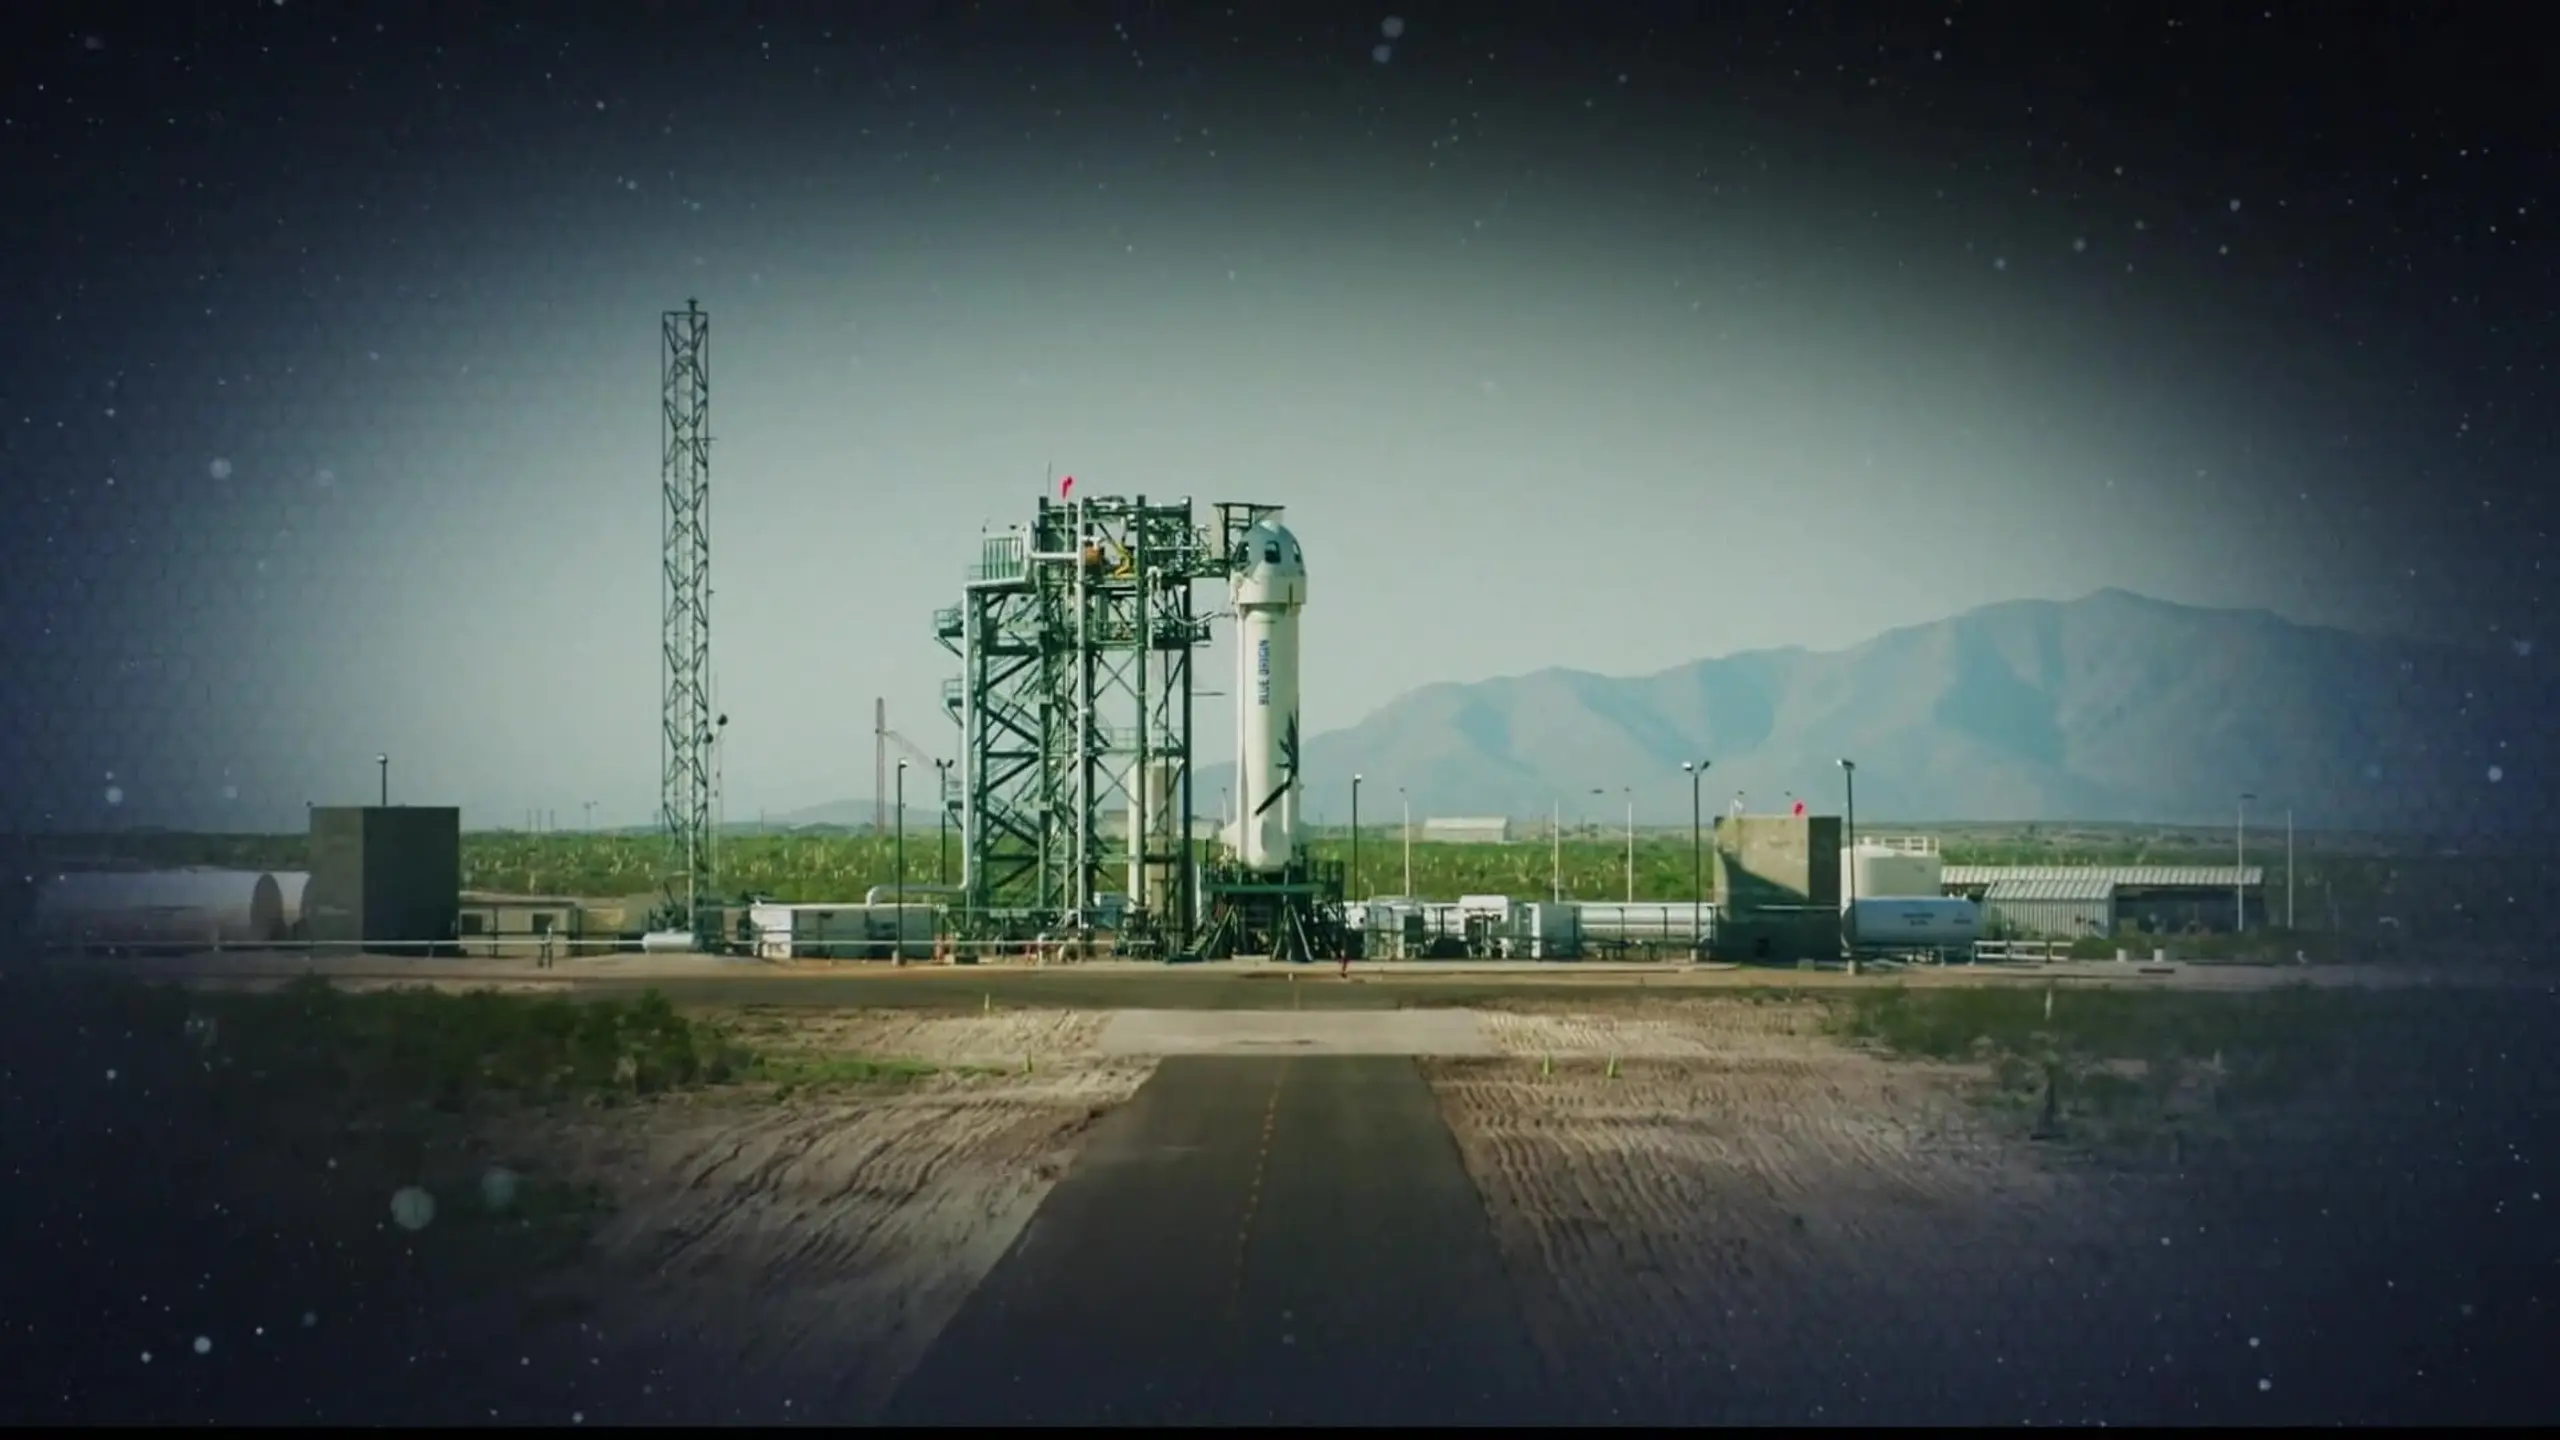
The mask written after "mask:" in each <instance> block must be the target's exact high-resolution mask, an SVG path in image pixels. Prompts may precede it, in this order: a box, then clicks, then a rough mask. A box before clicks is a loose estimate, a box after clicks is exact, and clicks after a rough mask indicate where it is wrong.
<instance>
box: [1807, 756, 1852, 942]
mask: <svg viewBox="0 0 2560 1440" xmlns="http://www.w3.org/2000/svg"><path fill="white" fill-rule="evenodd" d="M1840 784H1841V786H1842V788H1843V791H1844V800H1845V803H1844V805H1843V809H1844V810H1845V811H1846V812H1847V813H1846V816H1845V826H1846V828H1847V830H1848V832H1849V833H1848V835H1847V837H1846V838H1847V840H1848V842H1849V844H1848V850H1849V875H1848V880H1849V885H1848V891H1847V894H1848V900H1849V903H1848V904H1846V905H1844V906H1842V907H1841V909H1840V933H1841V943H1842V945H1843V946H1845V947H1846V948H1847V950H1848V952H1849V973H1850V974H1852V975H1855V974H1857V973H1858V763H1857V762H1856V761H1854V760H1851V759H1849V758H1848V757H1847V756H1845V755H1844V756H1842V757H1841V759H1840ZM1808 858H1810V857H1808Z"/></svg>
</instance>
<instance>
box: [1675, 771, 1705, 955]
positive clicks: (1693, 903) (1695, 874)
mask: <svg viewBox="0 0 2560 1440" xmlns="http://www.w3.org/2000/svg"><path fill="white" fill-rule="evenodd" d="M1707 763H1708V762H1706V761H1704V760H1683V761H1681V762H1680V768H1681V769H1683V770H1685V771H1687V772H1689V955H1690V958H1691V959H1693V960H1694V959H1698V958H1701V952H1702V951H1703V950H1704V949H1705V948H1706V943H1707V847H1706V801H1705V798H1704V792H1705V786H1706V780H1707Z"/></svg>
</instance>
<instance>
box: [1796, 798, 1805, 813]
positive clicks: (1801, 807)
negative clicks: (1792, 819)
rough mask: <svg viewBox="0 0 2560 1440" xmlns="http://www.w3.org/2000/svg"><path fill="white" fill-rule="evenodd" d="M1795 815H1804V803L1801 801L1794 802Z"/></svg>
mask: <svg viewBox="0 0 2560 1440" xmlns="http://www.w3.org/2000/svg"><path fill="white" fill-rule="evenodd" d="M1796 813H1797V814H1798V815H1802V814H1803V813H1804V802H1803V801H1801V800H1799V801H1797V802H1796Z"/></svg>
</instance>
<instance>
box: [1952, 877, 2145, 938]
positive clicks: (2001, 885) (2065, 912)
mask: <svg viewBox="0 0 2560 1440" xmlns="http://www.w3.org/2000/svg"><path fill="white" fill-rule="evenodd" d="M1982 928H1983V930H1984V932H1985V933H1986V934H1990V935H1993V936H1997V937H2000V938H2003V939H2006V938H2011V937H2016V938H2020V939H2051V940H2077V939H2084V938H2086V937H2088V936H2092V935H2099V936H2105V935H2113V934H2114V933H2116V882H2115V881H2114V880H2112V879H2108V878H2104V877H2101V876H2096V875H2085V876H2073V877H2055V878H2051V879H2037V880H1994V881H1993V882H1991V883H1990V884H1989V885H1988V886H1985V887H1984V888H1983V891H1982Z"/></svg>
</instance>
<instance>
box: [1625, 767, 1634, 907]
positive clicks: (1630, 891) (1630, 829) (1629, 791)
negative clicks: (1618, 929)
mask: <svg viewBox="0 0 2560 1440" xmlns="http://www.w3.org/2000/svg"><path fill="white" fill-rule="evenodd" d="M1623 789H1624V792H1625V794H1626V797H1627V903H1628V904H1630V905H1633V904H1634V903H1636V787H1634V786H1633V785H1628V786H1625V787H1623Z"/></svg>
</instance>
